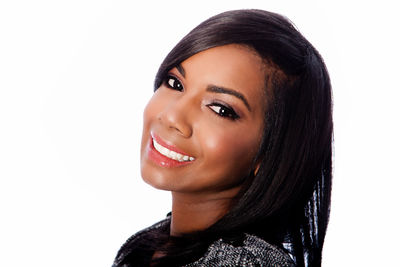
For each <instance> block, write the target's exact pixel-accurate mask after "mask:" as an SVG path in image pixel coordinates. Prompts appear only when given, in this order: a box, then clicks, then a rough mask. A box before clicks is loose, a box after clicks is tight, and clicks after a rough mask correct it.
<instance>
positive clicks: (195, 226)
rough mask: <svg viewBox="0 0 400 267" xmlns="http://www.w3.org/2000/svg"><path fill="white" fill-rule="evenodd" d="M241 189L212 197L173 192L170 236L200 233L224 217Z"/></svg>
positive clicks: (234, 189)
mask: <svg viewBox="0 0 400 267" xmlns="http://www.w3.org/2000/svg"><path fill="white" fill-rule="evenodd" d="M238 191H239V188H232V189H230V190H228V191H224V192H223V193H217V194H212V195H206V194H193V193H179V192H172V216H171V228H170V234H171V235H173V236H179V235H181V234H185V233H190V232H194V231H200V230H204V229H206V228H208V227H209V226H211V225H212V224H214V223H215V222H216V221H218V220H219V219H220V218H221V217H222V216H224V215H225V214H226V213H227V212H228V210H229V206H230V204H231V202H232V199H233V197H234V196H235V195H236V194H237V192H238Z"/></svg>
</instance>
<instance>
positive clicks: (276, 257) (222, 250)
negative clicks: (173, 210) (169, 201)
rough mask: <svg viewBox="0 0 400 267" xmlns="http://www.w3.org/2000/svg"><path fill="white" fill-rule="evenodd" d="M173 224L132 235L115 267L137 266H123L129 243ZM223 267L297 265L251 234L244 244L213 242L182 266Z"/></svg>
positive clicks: (246, 237) (285, 254)
mask: <svg viewBox="0 0 400 267" xmlns="http://www.w3.org/2000/svg"><path fill="white" fill-rule="evenodd" d="M169 223H170V218H167V219H165V220H162V221H160V222H158V223H156V224H154V225H152V226H150V227H148V228H146V229H144V230H142V231H140V232H138V233H137V234H135V235H133V236H132V237H131V238H129V239H128V241H127V242H126V243H125V244H124V245H123V246H122V247H121V249H120V251H119V253H118V255H117V257H116V259H115V261H114V264H113V266H112V267H133V266H136V265H135V264H130V263H122V262H123V260H124V258H125V257H126V256H127V255H128V254H129V253H130V252H131V251H130V250H129V248H127V247H126V246H127V244H129V243H131V242H132V241H134V240H135V239H137V238H139V236H141V235H142V234H144V233H146V232H148V231H150V230H153V229H156V228H160V227H163V226H166V225H167V224H169ZM217 266H218V267H220V266H226V267H227V266H245V267H255V266H265V267H278V266H282V267H289V266H290V267H292V266H295V264H294V262H293V260H292V259H291V257H290V256H289V255H288V254H287V253H285V252H284V251H283V250H281V249H279V248H278V247H276V246H274V245H271V244H269V243H267V242H266V241H264V240H263V239H261V238H259V237H257V236H255V235H250V234H245V238H244V240H243V243H242V244H241V245H240V246H234V245H232V244H230V243H228V242H225V241H224V240H223V239H219V240H217V241H215V242H213V243H212V244H211V245H210V246H209V247H208V249H207V252H206V253H205V254H204V255H203V257H201V258H200V259H198V260H197V261H195V262H192V263H190V264H187V265H185V266H183V267H217Z"/></svg>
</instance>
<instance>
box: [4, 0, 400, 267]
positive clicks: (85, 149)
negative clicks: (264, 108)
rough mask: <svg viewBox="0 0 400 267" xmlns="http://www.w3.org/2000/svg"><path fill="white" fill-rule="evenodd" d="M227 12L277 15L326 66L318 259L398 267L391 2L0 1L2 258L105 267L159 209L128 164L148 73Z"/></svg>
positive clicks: (163, 198) (133, 156) (134, 151)
mask: <svg viewBox="0 0 400 267" xmlns="http://www.w3.org/2000/svg"><path fill="white" fill-rule="evenodd" d="M393 2H395V1H393ZM237 8H261V9H266V10H270V11H274V12H278V13H281V14H284V15H286V16H287V17H289V18H290V19H291V20H292V21H293V22H294V23H295V24H296V25H297V27H298V28H299V29H300V31H301V32H302V33H303V34H304V35H305V36H306V38H308V39H309V40H310V41H311V42H312V43H313V44H314V46H315V47H316V48H317V49H318V50H319V51H320V53H321V54H322V56H323V57H324V59H325V61H326V64H327V66H328V69H329V71H330V75H331V79H332V85H333V88H334V101H335V113H334V116H335V146H336V153H335V173H334V187H333V198H332V212H331V222H330V225H329V229H328V234H327V237H326V245H325V249H324V259H323V266H330V267H333V266H386V265H390V266H393V265H397V266H400V263H399V261H398V257H397V255H398V239H399V237H400V235H399V225H400V220H399V216H398V213H399V208H398V203H400V197H399V193H398V188H397V186H398V185H399V182H398V180H399V179H400V175H399V170H398V168H399V165H400V164H399V156H398V152H399V148H400V146H399V134H400V131H399V129H398V127H397V124H399V119H398V115H399V114H400V112H399V111H400V109H399V100H398V97H399V93H398V91H399V89H400V88H399V79H398V77H399V74H398V73H399V65H398V64H399V60H400V58H399V53H398V49H399V47H400V43H399V39H398V35H399V29H398V26H399V25H400V21H399V19H398V12H397V11H398V8H396V6H395V4H394V3H390V2H385V1H379V4H378V1H376V2H368V1H342V2H339V1H329V2H327V1H266V0H264V1H250V0H247V1H216V0H214V1H159V2H155V1H148V2H146V3H144V2H137V3H136V2H134V1H122V0H121V1H111V0H93V1H89V0H69V1H50V0H49V1H43V0H40V1H39V0H38V1H17V0H13V1H1V2H0V266H8V267H10V266H41V267H46V266H69V267H70V266H74V267H75V266H110V265H111V264H112V261H113V258H114V256H115V254H116V252H117V250H118V249H119V247H120V245H121V244H122V243H123V242H124V241H125V239H126V238H128V237H129V236H130V235H131V234H133V233H134V232H136V231H137V230H139V229H142V228H144V227H146V226H148V225H150V224H152V223H154V222H156V221H158V220H160V219H162V218H164V216H165V214H166V213H167V212H168V211H169V209H170V199H169V193H167V192H161V191H157V190H155V189H153V188H151V187H150V186H148V185H146V184H144V183H143V182H142V181H141V178H140V171H139V144H140V138H141V120H142V110H143V107H144V105H145V103H146V102H147V100H148V99H149V98H150V96H151V94H152V89H153V79H154V75H155V73H156V70H157V69H158V66H159V64H160V63H161V61H162V59H163V58H164V57H165V56H166V54H167V53H168V51H169V50H170V49H171V48H172V47H173V46H174V45H175V44H176V43H177V42H178V41H179V40H180V38H182V37H183V36H184V35H185V34H186V33H187V32H188V31H189V30H190V29H192V28H193V27H194V26H196V25H197V24H198V23H200V22H201V21H203V20H205V19H206V18H208V17H210V16H211V15H215V14H217V13H219V12H222V11H226V10H230V9H237Z"/></svg>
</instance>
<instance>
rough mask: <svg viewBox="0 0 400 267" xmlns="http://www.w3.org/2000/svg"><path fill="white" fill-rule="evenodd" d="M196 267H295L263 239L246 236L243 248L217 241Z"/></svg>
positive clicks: (285, 254) (288, 258) (193, 266)
mask: <svg viewBox="0 0 400 267" xmlns="http://www.w3.org/2000/svg"><path fill="white" fill-rule="evenodd" d="M195 266H247V267H250V266H266V267H268V266H282V267H289V266H290V267H292V266H295V265H294V262H293V260H292V259H291V258H290V256H289V255H288V254H287V253H285V252H284V251H283V250H281V249H279V248H278V247H276V246H274V245H271V244H269V243H268V242H266V241H264V240H263V239H261V238H259V237H257V236H254V235H248V234H246V236H245V239H244V241H243V244H242V245H241V246H234V245H231V244H229V243H228V242H225V241H224V240H223V239H219V240H217V241H215V242H214V243H213V244H211V246H210V247H209V248H208V250H207V252H206V254H205V255H204V256H203V257H202V258H200V259H199V260H198V261H196V262H194V263H192V264H189V265H187V266H186V267H195Z"/></svg>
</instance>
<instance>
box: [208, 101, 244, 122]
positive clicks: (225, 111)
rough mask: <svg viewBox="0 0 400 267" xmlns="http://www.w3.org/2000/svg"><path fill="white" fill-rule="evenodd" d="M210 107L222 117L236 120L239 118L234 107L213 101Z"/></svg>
mask: <svg viewBox="0 0 400 267" xmlns="http://www.w3.org/2000/svg"><path fill="white" fill-rule="evenodd" d="M208 107H209V108H210V109H211V110H212V111H214V112H215V113H216V114H217V115H218V116H220V117H224V118H228V119H231V120H236V119H238V118H239V116H238V115H237V114H236V112H235V111H234V110H233V109H232V108H230V107H226V106H224V105H222V104H218V103H213V104H210V105H208Z"/></svg>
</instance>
